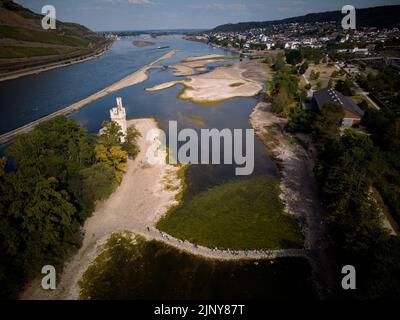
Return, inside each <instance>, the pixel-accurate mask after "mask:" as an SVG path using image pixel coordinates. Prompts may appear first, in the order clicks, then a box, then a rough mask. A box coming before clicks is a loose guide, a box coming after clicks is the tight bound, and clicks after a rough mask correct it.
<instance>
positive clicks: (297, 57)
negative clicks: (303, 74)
mask: <svg viewBox="0 0 400 320" xmlns="http://www.w3.org/2000/svg"><path fill="white" fill-rule="evenodd" d="M302 60H303V56H302V54H301V52H300V51H299V50H289V51H288V52H287V53H286V62H287V63H289V64H291V65H296V64H299V63H300V62H301V61H302Z"/></svg>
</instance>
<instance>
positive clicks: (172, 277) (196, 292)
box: [80, 232, 316, 300]
mask: <svg viewBox="0 0 400 320" xmlns="http://www.w3.org/2000/svg"><path fill="white" fill-rule="evenodd" d="M311 284H312V281H311V270H310V267H309V265H308V263H307V261H306V260H304V259H299V258H285V259H277V260H275V261H274V262H273V263H272V262H271V261H268V260H257V261H254V260H249V261H218V260H210V259H204V258H199V257H196V256H193V255H190V254H187V253H185V252H182V251H180V250H177V249H175V248H173V247H170V246H167V245H165V244H163V243H161V242H157V241H145V240H144V239H143V238H140V237H136V238H133V236H132V234H130V233H128V232H125V233H121V234H114V235H112V236H111V237H110V239H109V240H108V242H107V243H106V244H105V245H104V248H103V252H102V253H101V254H100V255H99V256H98V257H97V258H96V259H95V261H94V263H93V264H92V265H91V266H90V267H89V268H88V270H87V271H86V272H85V273H84V275H83V278H82V280H81V281H80V287H81V292H80V297H81V298H82V299H91V300H108V299H121V300H124V299H125V300H128V299H132V300H133V299H157V300H166V299H167V300H175V299H177V300H182V299H291V298H293V299H298V297H301V298H302V299H311V298H315V296H316V295H315V291H314V289H313V287H312V286H311Z"/></svg>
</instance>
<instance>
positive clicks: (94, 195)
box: [80, 163, 118, 206]
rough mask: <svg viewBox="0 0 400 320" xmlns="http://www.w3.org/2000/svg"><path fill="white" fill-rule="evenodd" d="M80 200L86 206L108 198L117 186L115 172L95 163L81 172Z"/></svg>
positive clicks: (108, 167) (102, 164)
mask: <svg viewBox="0 0 400 320" xmlns="http://www.w3.org/2000/svg"><path fill="white" fill-rule="evenodd" d="M80 174H81V176H82V180H83V182H82V188H81V190H82V198H83V201H85V203H87V205H88V206H93V204H94V203H95V202H96V201H98V200H103V199H106V198H108V196H109V195H110V194H111V193H113V192H114V190H115V189H116V187H117V186H118V185H117V183H116V177H115V171H114V170H113V169H112V168H111V167H110V166H108V165H107V164H105V163H96V164H95V165H93V166H92V167H90V168H86V169H84V170H82V171H81V173H80Z"/></svg>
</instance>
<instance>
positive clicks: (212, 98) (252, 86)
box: [146, 61, 266, 103]
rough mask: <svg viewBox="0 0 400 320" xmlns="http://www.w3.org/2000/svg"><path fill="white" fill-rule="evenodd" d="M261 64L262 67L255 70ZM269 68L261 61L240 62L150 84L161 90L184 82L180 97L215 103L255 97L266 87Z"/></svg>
mask: <svg viewBox="0 0 400 320" xmlns="http://www.w3.org/2000/svg"><path fill="white" fill-rule="evenodd" d="M256 67H259V69H258V71H254V69H256ZM264 70H265V68H262V67H261V65H260V63H259V62H254V61H251V62H237V63H235V64H234V65H232V66H225V67H219V68H216V69H215V70H213V71H211V72H208V73H204V74H200V75H194V76H190V77H188V79H187V80H178V81H172V82H167V83H162V84H160V85H157V86H154V87H151V88H147V89H146V90H147V91H157V90H163V89H167V88H170V87H173V86H175V85H177V84H183V85H184V87H185V89H184V90H183V91H182V93H181V94H180V95H179V98H181V99H184V100H190V101H192V102H195V103H212V102H216V101H222V100H227V99H231V98H235V97H252V96H255V95H257V94H258V93H260V92H261V91H262V90H263V84H264V80H265V78H266V71H264Z"/></svg>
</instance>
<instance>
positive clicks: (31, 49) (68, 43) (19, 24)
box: [0, 0, 106, 74]
mask: <svg viewBox="0 0 400 320" xmlns="http://www.w3.org/2000/svg"><path fill="white" fill-rule="evenodd" d="M42 18H43V16H42V15H39V14H36V13H34V12H32V11H30V10H28V9H26V8H24V7H22V6H20V5H19V4H16V3H14V2H13V1H11V0H0V74H4V73H7V72H10V71H14V70H21V69H26V68H30V67H35V66H41V65H46V64H49V63H56V62H59V61H65V60H71V59H78V58H82V57H85V56H87V55H90V54H94V53H95V52H97V51H99V50H101V49H102V48H103V47H104V46H105V44H106V41H105V39H104V38H103V37H100V36H98V35H97V34H96V33H95V32H92V31H91V30H89V29H87V28H86V27H84V26H82V25H79V24H74V23H64V22H61V21H57V25H56V27H57V29H56V30H44V29H43V28H42V26H41V20H42Z"/></svg>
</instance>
